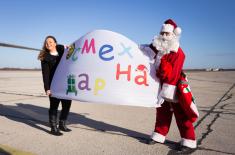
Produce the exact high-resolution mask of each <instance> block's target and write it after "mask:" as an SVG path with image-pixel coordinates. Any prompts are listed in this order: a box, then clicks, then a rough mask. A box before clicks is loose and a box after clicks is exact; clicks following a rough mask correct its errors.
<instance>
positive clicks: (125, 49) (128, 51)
mask: <svg viewBox="0 0 235 155" xmlns="http://www.w3.org/2000/svg"><path fill="white" fill-rule="evenodd" d="M120 44H121V46H122V48H123V51H122V52H121V53H118V55H119V56H122V55H124V54H125V53H127V54H128V55H129V57H130V58H133V56H132V55H131V53H130V49H131V47H125V46H124V44H123V43H120Z"/></svg>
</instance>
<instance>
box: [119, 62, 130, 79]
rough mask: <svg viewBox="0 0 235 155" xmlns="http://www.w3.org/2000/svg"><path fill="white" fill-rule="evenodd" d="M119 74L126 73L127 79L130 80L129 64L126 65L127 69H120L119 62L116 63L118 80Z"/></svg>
mask: <svg viewBox="0 0 235 155" xmlns="http://www.w3.org/2000/svg"><path fill="white" fill-rule="evenodd" d="M120 74H127V81H130V80H131V65H128V69H127V71H120V64H117V72H116V80H119V77H120Z"/></svg>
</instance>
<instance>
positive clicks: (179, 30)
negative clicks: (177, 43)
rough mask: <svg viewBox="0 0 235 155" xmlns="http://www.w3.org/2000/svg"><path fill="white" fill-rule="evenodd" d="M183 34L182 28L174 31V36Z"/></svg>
mask: <svg viewBox="0 0 235 155" xmlns="http://www.w3.org/2000/svg"><path fill="white" fill-rule="evenodd" d="M181 32H182V30H181V28H180V27H177V28H175V29H174V34H175V35H177V36H179V35H180V34H181Z"/></svg>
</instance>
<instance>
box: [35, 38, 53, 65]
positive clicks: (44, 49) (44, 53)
mask: <svg viewBox="0 0 235 155" xmlns="http://www.w3.org/2000/svg"><path fill="white" fill-rule="evenodd" d="M48 38H51V39H53V40H54V41H55V43H57V41H56V38H55V37H54V36H47V37H46V38H45V40H44V43H43V46H42V50H41V51H40V53H39V55H38V60H41V61H42V60H44V58H45V55H46V53H48V52H49V50H48V49H47V48H46V41H47V39H48Z"/></svg>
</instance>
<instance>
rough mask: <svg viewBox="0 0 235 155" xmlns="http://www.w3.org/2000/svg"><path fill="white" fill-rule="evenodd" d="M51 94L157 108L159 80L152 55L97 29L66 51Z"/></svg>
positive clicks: (115, 34) (126, 39)
mask: <svg viewBox="0 0 235 155" xmlns="http://www.w3.org/2000/svg"><path fill="white" fill-rule="evenodd" d="M51 91H52V94H53V96H54V97H57V98H64V99H72V100H79V101H86V102H93V103H107V104H118V105H132V106H144V107H156V106H157V105H156V103H157V96H158V92H159V81H158V79H157V78H156V76H155V67H154V60H153V59H152V58H151V56H150V55H149V53H144V52H142V51H141V50H140V49H139V47H138V45H137V44H136V43H135V42H133V41H131V40H130V39H128V38H127V37H125V36H123V35H121V34H118V33H115V32H112V31H108V30H95V31H92V32H90V33H87V34H86V35H84V36H83V37H81V38H80V39H78V40H77V41H75V42H74V43H73V44H72V48H70V50H69V51H65V53H64V55H63V56H62V59H61V61H60V63H59V65H58V67H57V70H56V72H55V75H54V78H53V81H52V84H51Z"/></svg>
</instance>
